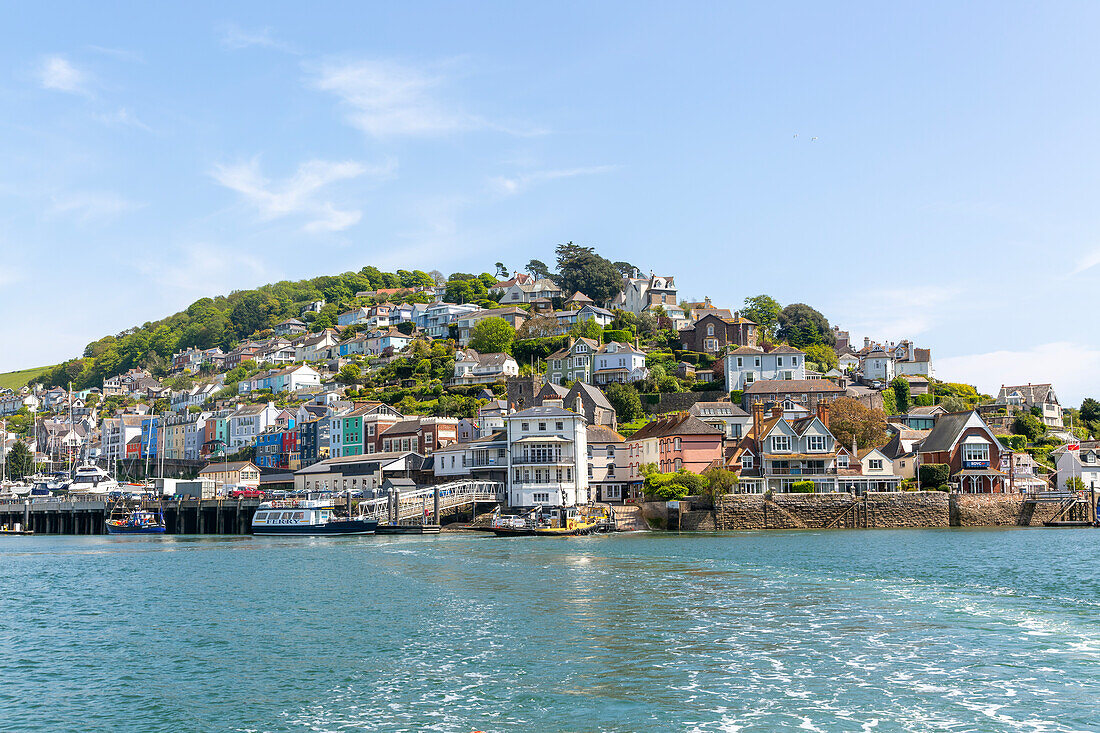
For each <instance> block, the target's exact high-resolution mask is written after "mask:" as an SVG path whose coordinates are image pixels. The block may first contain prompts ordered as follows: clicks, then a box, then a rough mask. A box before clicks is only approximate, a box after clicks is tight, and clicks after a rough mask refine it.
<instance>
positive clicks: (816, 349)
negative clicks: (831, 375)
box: [805, 344, 837, 372]
mask: <svg viewBox="0 0 1100 733" xmlns="http://www.w3.org/2000/svg"><path fill="white" fill-rule="evenodd" d="M805 351H806V359H808V360H809V361H812V362H813V363H814V364H817V365H818V366H819V367H820V368H821V370H822V371H824V372H827V371H829V370H830V369H836V366H837V356H836V352H835V351H833V349H832V348H830V347H828V346H824V345H823V344H811V345H809V346H807V347H806V349H805Z"/></svg>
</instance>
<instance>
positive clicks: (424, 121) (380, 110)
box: [306, 61, 544, 137]
mask: <svg viewBox="0 0 1100 733" xmlns="http://www.w3.org/2000/svg"><path fill="white" fill-rule="evenodd" d="M306 70H307V72H308V73H309V74H310V76H311V83H312V85H313V87H314V88H316V89H319V90H321V91H324V92H329V93H331V94H334V95H336V97H338V98H339V99H340V100H341V102H342V103H343V105H344V106H345V107H346V108H347V110H348V122H349V123H350V124H351V125H352V126H354V127H356V128H358V129H360V130H362V131H363V132H365V133H366V134H368V135H372V136H374V137H396V136H432V135H445V134H449V133H456V132H465V131H469V130H479V129H488V130H497V131H499V132H505V133H508V134H511V135H537V134H542V133H543V132H544V131H543V130H541V129H535V128H525V127H524V126H522V125H513V124H507V123H503V122H495V121H491V120H487V119H485V118H483V117H480V116H478V115H474V114H470V113H468V112H465V111H463V110H462V109H460V108H459V105H457V104H455V103H449V102H447V101H446V100H445V99H443V96H444V92H445V85H446V81H447V79H446V77H445V76H444V75H443V74H441V73H440V72H438V71H434V72H433V71H430V70H428V69H426V68H418V67H415V66H409V65H402V64H398V63H394V62H391V61H351V62H326V63H322V64H319V65H313V64H307V65H306Z"/></svg>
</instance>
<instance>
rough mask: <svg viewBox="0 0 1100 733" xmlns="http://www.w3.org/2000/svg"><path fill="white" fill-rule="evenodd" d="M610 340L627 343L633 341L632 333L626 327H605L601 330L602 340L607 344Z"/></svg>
mask: <svg viewBox="0 0 1100 733" xmlns="http://www.w3.org/2000/svg"><path fill="white" fill-rule="evenodd" d="M612 341H618V342H619V343H622V344H629V343H633V342H634V334H633V333H632V332H631V331H627V330H626V329H616V330H612V329H607V330H606V331H604V332H603V342H604V343H605V344H609V343H611V342H612Z"/></svg>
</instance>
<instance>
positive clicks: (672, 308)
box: [610, 270, 687, 328]
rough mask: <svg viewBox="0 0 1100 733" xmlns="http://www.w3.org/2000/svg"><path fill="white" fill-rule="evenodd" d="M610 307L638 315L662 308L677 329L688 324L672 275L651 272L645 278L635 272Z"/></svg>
mask: <svg viewBox="0 0 1100 733" xmlns="http://www.w3.org/2000/svg"><path fill="white" fill-rule="evenodd" d="M610 305H611V308H613V309H614V308H621V309H622V310H626V311H630V312H631V313H634V314H636V315H641V314H642V313H652V312H654V311H655V310H656V309H657V308H658V307H660V308H663V309H664V311H665V315H667V316H668V317H669V318H671V319H672V321H673V323H674V324H675V325H676V327H677V328H679V326H681V325H685V324H686V323H687V316H686V314H685V313H684V309H683V308H681V307H680V301H679V299H678V298H677V297H676V282H675V279H674V278H673V277H672V276H670V275H654V274H653V273H652V272H651V273H649V277H643V276H641V275H640V274H639V273H638V271H637V270H635V271H634V273H633V276H631V277H624V278H623V289H622V291H621V292H620V293H619V294H618V295H616V296H615V297H614V298H612V299H611V304H610Z"/></svg>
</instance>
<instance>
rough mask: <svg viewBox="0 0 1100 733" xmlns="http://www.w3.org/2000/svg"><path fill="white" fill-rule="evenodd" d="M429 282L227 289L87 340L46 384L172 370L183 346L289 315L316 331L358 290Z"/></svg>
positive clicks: (239, 333) (359, 276) (401, 275)
mask: <svg viewBox="0 0 1100 733" xmlns="http://www.w3.org/2000/svg"><path fill="white" fill-rule="evenodd" d="M430 282H432V277H431V276H430V275H428V274H427V273H424V272H421V271H419V270H412V271H409V270H398V271H397V273H388V272H382V271H381V270H379V269H378V268H376V267H364V268H363V269H361V270H359V271H358V272H346V273H343V274H342V275H325V276H321V277H315V278H311V279H308V280H298V281H294V282H291V281H287V280H284V281H282V282H277V283H273V284H270V285H264V286H262V287H259V288H256V289H254V290H241V291H237V292H234V293H230V294H229V295H228V296H218V297H216V298H201V299H199V300H197V301H195V302H194V303H192V304H191V305H190V306H188V307H187V309H186V310H183V311H180V312H179V313H176V314H174V315H171V316H168V317H167V318H164V319H162V320H159V321H151V322H148V323H145V324H142V325H141V326H135V327H133V328H129V329H127V330H125V331H123V332H122V333H119V334H116V335H114V336H105V337H103V338H101V339H99V340H98V341H94V342H92V343H90V344H88V346H87V348H85V350H84V355H83V356H82V357H81V358H79V359H72V360H70V361H67V362H65V363H63V364H59V365H57V366H56V367H53V368H52V369H50V370H49V371H48V372H47V373H46V374H44V375H42V377H41V378H40V381H41V382H42V383H43V384H45V385H47V386H60V385H67V384H68V382H70V381H71V382H72V383H73V386H74V387H75V388H77V389H84V388H86V387H98V386H100V385H101V384H102V382H103V380H104V379H106V378H107V377H112V376H115V375H116V374H121V373H122V372H125V371H127V370H128V369H131V368H135V367H141V368H145V369H148V370H150V371H151V372H153V373H154V374H157V375H161V374H164V373H166V372H167V370H168V367H169V361H168V360H169V359H170V358H171V356H172V354H173V353H175V352H176V351H179V350H180V349H185V348H190V347H195V348H200V349H208V348H211V347H215V346H217V347H220V348H222V349H225V350H228V349H231V348H232V347H234V346H235V345H236V344H237V343H239V342H240V341H242V340H244V339H247V338H248V337H249V336H251V335H252V334H254V333H258V332H261V331H265V330H267V329H270V328H272V327H273V326H275V325H276V324H277V323H279V322H280V321H283V320H285V319H287V318H299V317H300V318H301V319H302V320H304V321H307V322H308V323H309V325H310V329H311V330H312V331H314V332H317V331H320V330H321V329H322V328H325V327H328V326H332V325H334V324H335V323H336V317H337V316H338V315H339V314H340V313H342V312H343V311H345V310H348V309H350V308H351V307H352V306H354V305H358V304H366V303H370V302H373V300H372V299H370V298H364V299H357V298H356V297H355V294H356V293H357V292H360V291H364V290H366V291H373V290H377V289H380V288H404V287H408V288H412V287H416V286H418V285H420V284H427V283H430ZM479 282H481V281H480V280H479ZM482 284H484V283H482ZM319 300H324V301H326V304H325V306H324V308H323V309H322V310H321V312H320V313H312V312H307V313H305V314H304V315H303V314H302V310H303V308H305V306H307V305H309V304H310V303H313V302H315V301H319Z"/></svg>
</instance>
